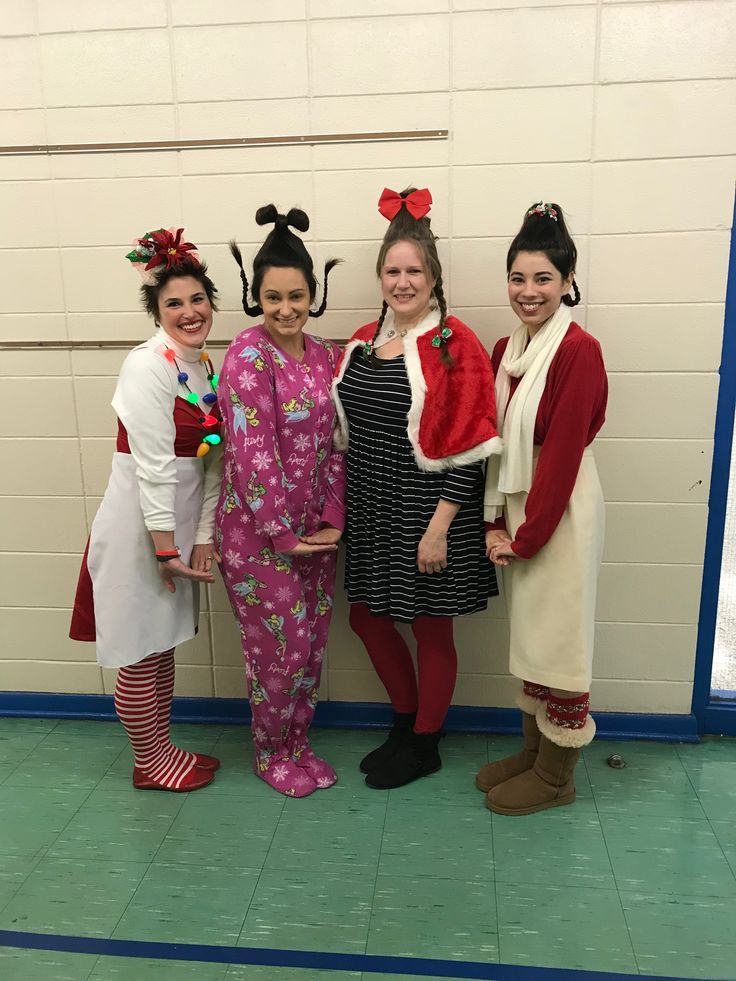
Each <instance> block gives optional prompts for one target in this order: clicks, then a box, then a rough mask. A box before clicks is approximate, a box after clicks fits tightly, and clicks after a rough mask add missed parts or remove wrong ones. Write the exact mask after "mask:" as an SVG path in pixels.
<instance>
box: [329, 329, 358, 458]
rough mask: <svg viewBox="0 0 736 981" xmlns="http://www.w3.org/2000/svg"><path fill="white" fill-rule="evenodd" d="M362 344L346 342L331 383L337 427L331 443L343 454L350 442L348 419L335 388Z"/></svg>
mask: <svg viewBox="0 0 736 981" xmlns="http://www.w3.org/2000/svg"><path fill="white" fill-rule="evenodd" d="M364 343H365V341H360V340H356V341H348V343H347V344H346V345H345V350H344V352H343V356H342V362H341V364H340V370H339V371H338V373H337V374H336V375H335V377H334V379H333V381H332V401H333V403H334V405H335V412H336V413H337V427H336V428H335V433H334V435H333V437H332V441H333V443H334V444H335V449H338V450H341V451H342V452H345V450H347V448H348V443H349V442H350V430H349V428H348V417H347V416H346V415H345V409H344V408H343V404H342V402H341V401H340V393H339V392H338V390H337V386H338V384H339V383H340V382H341V381H342V379H343V376H344V374H345V372H346V371H347V368H348V365H349V364H350V359H351V357H352V354H353V351H354V350H355V349H356V347H362V346H363V344H364Z"/></svg>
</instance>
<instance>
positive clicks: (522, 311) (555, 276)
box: [508, 252, 572, 336]
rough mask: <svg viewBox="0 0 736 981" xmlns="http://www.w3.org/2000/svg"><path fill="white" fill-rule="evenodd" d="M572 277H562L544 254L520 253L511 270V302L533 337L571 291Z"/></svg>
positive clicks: (509, 287) (509, 286)
mask: <svg viewBox="0 0 736 981" xmlns="http://www.w3.org/2000/svg"><path fill="white" fill-rule="evenodd" d="M571 286H572V274H570V276H568V277H567V279H563V278H562V274H561V273H560V271H559V270H558V269H557V268H556V267H555V266H554V265H553V264H552V263H551V262H550V261H549V259H548V258H547V256H546V255H545V253H544V252H519V253H518V254H517V256H516V258H515V259H514V261H513V264H512V266H511V269H510V271H509V279H508V290H509V303H510V304H511V308H512V310H513V311H514V313H516V315H517V316H518V318H519V320H521V322H522V323H523V324H525V325H526V326H527V328H528V329H529V333H530V334H531V335H532V336H533V335H534V334H535V333H536V332H537V331H538V330H539V328H540V327H541V326H542V325H543V324H545V323H546V322H547V321H548V320H549V318H550V317H551V316H552V315H553V314H554V313H555V311H556V310H557V308H558V307H559V305H560V303H561V302H562V297H563V296H564V295H565V294H566V293H569V292H570V287H571Z"/></svg>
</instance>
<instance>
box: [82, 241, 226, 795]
mask: <svg viewBox="0 0 736 981" xmlns="http://www.w3.org/2000/svg"><path fill="white" fill-rule="evenodd" d="M180 239H181V230H179V232H178V233H177V234H176V235H174V234H173V232H171V231H169V232H167V231H163V230H160V231H158V232H153V233H149V235H147V236H145V237H144V238H143V239H140V240H139V242H138V245H137V246H136V248H135V249H134V250H133V252H131V253H130V254H129V255H128V256H127V258H128V259H130V261H131V262H132V263H134V264H135V265H136V267H137V268H139V269H140V270H141V271H143V265H144V264H145V267H146V275H145V276H144V284H143V286H142V294H143V300H144V303H145V305H146V308H147V310H148V312H149V313H150V314H151V315H152V316H153V317H154V318H155V320H156V322H157V330H156V333H155V334H154V335H153V337H151V338H149V340H147V341H145V342H144V343H143V344H140V345H139V346H138V347H136V348H134V349H133V350H132V351H131V352H130V354H129V355H128V356H127V358H126V359H125V361H124V363H123V366H122V369H121V371H120V377H119V378H118V383H117V387H116V389H115V395H114V397H113V401H112V406H113V409H114V410H115V413H116V415H117V417H118V434H117V443H116V452H115V454H114V457H113V463H112V474H111V476H110V481H109V483H108V486H107V490H106V491H105V496H104V498H103V500H102V503H101V504H100V507H99V510H98V512H97V515H96V517H95V519H94V522H93V524H92V530H91V533H90V539H89V542H88V545H87V549H86V550H85V554H84V559H83V562H82V570H81V573H80V577H79V583H78V586H77V595H76V599H75V604H74V611H73V615H72V624H71V630H70V636H71V637H72V638H73V639H75V640H89V641H94V642H95V643H96V647H97V660H98V662H99V664H101V665H102V666H103V667H110V668H117V669H118V674H117V679H116V684H115V710H116V712H117V714H118V717H119V718H120V721H121V722H122V724H123V726H124V727H125V730H126V732H127V734H128V737H129V739H130V742H131V745H132V747H133V755H134V760H135V765H134V769H133V785H134V786H135V787H137V788H139V789H144V790H175V791H189V790H197V789H198V788H200V787H203V786H206V784H208V783H210V782H211V780H212V776H213V771H214V770H215V769H217V767H218V766H219V763H218V761H217V760H216V759H215V758H214V757H210V756H205V755H204V754H201V753H191V752H187V751H186V750H182V749H180V748H179V747H177V746H175V745H174V744H173V743H172V742H171V739H170V735H169V726H170V717H171V701H172V698H173V692H174V671H175V667H174V648H175V647H176V646H177V645H178V644H181V643H183V642H184V641H186V640H189V639H191V638H192V637H193V636H194V635H195V633H196V631H197V622H198V618H199V583H200V582H212V581H213V576H212V563H213V561H214V560H215V558H216V555H215V550H214V546H213V544H212V539H213V533H214V512H215V507H216V503H217V495H218V492H219V484H220V478H221V472H222V465H221V447H220V446H219V443H220V441H221V436H220V414H219V411H218V409H217V400H216V395H215V388H216V384H217V377H216V375H215V373H214V368H213V367H212V362H211V361H210V360H209V357H208V355H207V354H206V352H205V351H204V342H205V340H206V339H207V335H208V334H209V332H210V329H211V327H212V310H213V301H214V297H215V294H216V290H215V287H214V284H213V283H212V281H211V280H210V279H209V277H208V276H207V271H206V267H205V266H203V265H201V264H200V263H199V260H198V259H197V257H196V255H194V254H193V251H192V250H193V248H194V247H193V246H190V245H189V243H181V241H180ZM159 324H160V326H158V325H159Z"/></svg>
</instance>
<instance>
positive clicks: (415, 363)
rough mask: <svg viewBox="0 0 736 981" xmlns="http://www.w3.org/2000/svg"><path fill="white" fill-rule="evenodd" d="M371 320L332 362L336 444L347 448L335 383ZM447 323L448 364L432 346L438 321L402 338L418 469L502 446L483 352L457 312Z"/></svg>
mask: <svg viewBox="0 0 736 981" xmlns="http://www.w3.org/2000/svg"><path fill="white" fill-rule="evenodd" d="M437 321H438V322H439V317H438V318H437ZM376 325H377V321H375V320H374V321H373V323H371V324H366V325H365V326H364V327H361V328H360V329H359V330H357V331H356V332H355V334H353V336H352V337H351V338H350V340H349V341H348V343H347V344H346V345H345V349H344V351H343V354H342V358H341V359H340V361H339V363H338V366H337V371H336V374H335V381H334V382H333V385H332V395H333V398H334V401H335V406H336V408H337V416H338V419H339V423H340V426H339V429H338V431H337V432H336V434H335V441H336V445H337V446H338V448H340V449H347V444H348V438H349V434H348V421H347V418H346V416H345V410H344V409H343V407H342V403H341V401H340V395H339V392H338V390H337V386H338V383H339V382H340V381H341V379H342V377H343V375H344V374H345V369H346V368H347V366H348V364H349V363H350V360H351V358H352V357H353V356H356V357H361V356H362V355H361V354H360V353H358V354H357V355H356V354H355V352H356V351H358V352H360V349H361V348H362V346H363V345H364V344H365V343H366V341H370V340H372V338H373V335H374V333H375V330H376ZM446 325H447V326H448V327H449V328H450V329H451V330H452V337H450V339H449V340H448V341H447V349H448V350H449V352H450V354H451V355H452V357H453V359H454V362H455V364H454V365H452V366H449V365H447V364H445V363H444V361H443V360H442V353H441V350H440V348H437V347H433V346H432V338H433V337H434V336H435V335H436V334H437V333H438V331H437V323H435V324H430V325H428V326H426V327H420V328H419V329H418V330H412V331H410V332H409V333H408V334H407V335H406V337H405V338H404V362H405V364H406V373H407V375H408V376H409V385H410V387H411V408H410V409H409V415H408V419H407V422H408V425H407V435H408V437H409V441H410V442H411V445H412V448H413V450H414V457H415V459H416V461H417V466H418V467H419V469H420V470H431V471H440V470H450V469H451V468H452V467H457V466H462V465H463V464H467V463H475V462H476V461H478V460H484V459H485V458H486V457H488V456H491V455H492V454H493V453H500V452H501V440H500V439H499V436H498V433H497V432H496V398H495V394H494V382H493V369H492V367H491V359H490V357H489V356H488V352H487V351H486V349H485V348H484V347H483V345H482V344H481V343H480V341H479V340H478V338H477V337H476V336H475V334H474V333H473V332H472V330H471V329H470V328H469V327H468V326H466V324H464V323H463V322H462V321H461V320H458V319H457V317H448V318H447V321H446Z"/></svg>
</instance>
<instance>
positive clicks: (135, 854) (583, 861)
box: [0, 719, 736, 981]
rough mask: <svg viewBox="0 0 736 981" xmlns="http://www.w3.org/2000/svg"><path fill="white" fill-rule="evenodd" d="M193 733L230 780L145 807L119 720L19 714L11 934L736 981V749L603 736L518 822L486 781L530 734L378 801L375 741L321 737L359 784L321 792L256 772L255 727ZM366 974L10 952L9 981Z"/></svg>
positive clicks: (8, 729)
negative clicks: (494, 808) (545, 802)
mask: <svg viewBox="0 0 736 981" xmlns="http://www.w3.org/2000/svg"><path fill="white" fill-rule="evenodd" d="M175 738H176V739H177V741H179V742H180V743H181V744H183V745H187V746H189V747H190V748H196V749H198V750H200V751H201V752H207V753H214V754H215V755H217V756H219V757H220V758H221V759H222V762H223V766H222V769H221V770H220V771H219V772H218V774H217V776H216V778H215V782H214V783H213V784H212V785H211V786H210V787H208V788H205V789H204V790H202V791H200V792H198V793H195V794H191V795H185V794H183V795H175V794H161V793H145V792H140V791H135V790H134V789H133V787H132V785H131V782H130V777H131V767H132V758H131V754H130V750H129V747H128V746H127V744H126V741H125V738H124V736H123V734H122V730H121V729H120V728H119V727H118V726H117V725H116V724H113V723H94V722H58V723H57V722H55V721H53V720H51V721H46V720H22V719H17V720H16V719H12V720H11V719H0V815H1V816H2V821H1V822H0V929H3V930H12V931H26V932H41V933H60V934H76V935H82V936H88V937H96V938H114V939H120V940H147V941H160V942H164V943H169V944H177V943H200V944H213V945H217V946H227V947H251V946H252V947H271V948H281V949H284V950H306V951H326V952H332V953H342V954H369V955H379V956H398V957H419V958H422V957H424V958H427V957H430V958H441V959H445V960H449V961H455V962H462V961H465V960H472V961H476V962H477V961H480V962H485V963H487V964H488V965H489V968H490V970H491V971H492V965H493V964H499V963H500V964H511V965H520V966H527V967H536V968H539V967H552V968H565V967H566V968H572V969H577V970H579V971H582V972H585V971H591V970H598V971H611V972H621V973H628V974H641V975H646V976H651V977H655V976H657V975H672V976H677V977H682V978H702V979H704V978H707V979H719V981H736V931H734V924H736V740H716V739H711V740H706V741H705V742H704V743H702V744H701V745H697V746H690V745H688V746H673V745H661V744H654V743H609V742H606V741H603V740H600V741H597V742H594V743H593V744H592V745H591V746H590V747H589V748H588V749H587V750H586V752H585V754H584V759H583V761H582V762H581V764H580V765H579V767H578V771H577V777H576V779H577V787H578V802H577V803H576V804H575V805H574V806H573V807H565V808H559V809H556V810H553V811H548V812H545V813H542V814H536V815H530V816H528V817H524V818H507V817H500V816H497V815H491V814H490V812H489V811H487V810H486V809H485V807H484V806H483V797H482V795H481V794H480V793H479V792H478V791H477V790H475V788H474V786H473V776H474V774H475V771H476V769H477V768H478V767H479V766H480V765H482V764H483V763H484V762H485V761H486V760H488V759H497V758H499V757H500V756H503V755H504V754H506V753H507V752H509V751H513V748H515V746H516V740H514V739H512V738H510V737H499V736H491V737H485V736H474V735H450V736H448V737H447V739H445V740H444V741H443V744H442V756H443V761H444V766H443V769H442V771H441V772H440V773H438V774H435V775H434V776H432V777H430V778H428V779H425V780H421V781H418V782H417V783H415V784H412V785H410V786H408V787H403V788H400V789H398V790H395V791H390V792H380V791H372V790H370V789H368V788H367V787H366V786H365V784H364V782H363V777H362V774H360V772H359V771H358V762H359V760H360V758H361V756H362V755H363V754H364V753H365V752H366V751H367V750H368V749H369V748H372V747H373V746H374V745H375V744H376V741H377V739H376V735H375V734H372V733H369V732H362V731H324V730H323V731H318V732H315V733H314V744H315V748H317V749H318V751H321V752H322V753H323V755H325V756H326V757H327V758H328V759H329V760H330V761H331V762H332V763H333V765H334V766H335V767H336V768H337V770H338V773H339V776H340V779H339V782H338V784H337V785H336V786H335V787H334V788H332V789H330V790H327V791H318V792H317V793H316V794H314V795H313V796H312V797H309V798H306V799H304V800H287V799H285V798H283V797H280V796H279V795H278V794H276V793H275V792H274V791H272V790H271V789H270V788H269V787H268V786H266V784H264V783H263V782H262V781H260V780H258V779H257V778H256V777H255V776H254V775H253V774H252V772H251V770H250V747H249V745H248V732H247V730H245V729H242V728H235V727H220V726H204V727H198V726H180V727H175ZM614 751H615V752H618V753H622V754H623V755H624V757H625V758H626V761H627V764H628V765H627V766H626V768H625V769H623V770H612V769H611V768H610V767H608V766H607V764H606V760H607V757H608V756H609V755H610V754H611V752H614ZM360 977H361V975H360V972H350V971H341V970H338V971H329V970H318V969H311V968H310V969H296V968H278V967H260V966H250V965H227V964H200V963H189V962H186V961H176V960H170V961H161V960H150V961H149V960H143V959H138V958H135V959H133V958H126V957H118V956H98V955H96V954H94V955H93V954H65V953H58V954H57V953H52V952H44V951H35V950H23V949H15V948H0V979H2V981H133V979H135V981H348V979H357V981H360ZM394 977H396V978H398V977H399V975H396V976H393V975H388V974H387V975H378V974H369V973H364V974H363V978H364V979H366V981H367V979H373V981H393V978H394ZM416 977H418V978H420V981H421V978H422V975H416Z"/></svg>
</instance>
